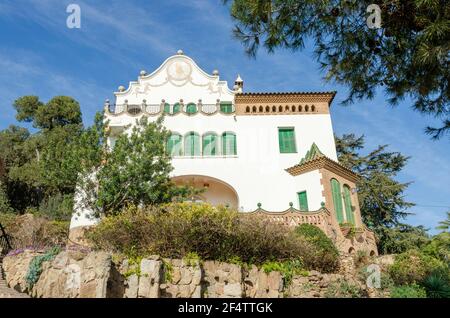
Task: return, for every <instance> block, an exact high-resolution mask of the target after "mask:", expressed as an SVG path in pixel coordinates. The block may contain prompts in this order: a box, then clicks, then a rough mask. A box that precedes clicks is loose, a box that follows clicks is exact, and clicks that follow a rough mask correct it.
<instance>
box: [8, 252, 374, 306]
mask: <svg viewBox="0 0 450 318" xmlns="http://www.w3.org/2000/svg"><path fill="white" fill-rule="evenodd" d="M36 255H39V254H38V253H36V252H30V251H25V252H23V253H20V254H17V255H13V256H7V257H5V259H4V262H3V267H4V272H5V274H6V275H5V276H6V277H5V278H6V281H7V283H8V285H9V286H10V287H11V288H14V289H16V290H17V291H19V292H25V293H28V294H29V295H31V296H33V297H66V298H96V297H97V298H175V297H186V298H201V297H204V298H233V297H235V298H241V297H246V298H261V297H268V298H278V297H324V296H326V292H327V290H328V287H329V286H330V285H332V284H336V283H338V282H340V281H342V280H347V281H350V282H352V284H354V285H355V286H358V288H359V289H360V291H361V294H362V295H370V293H369V291H366V289H365V286H364V285H363V284H361V283H359V282H358V281H356V280H355V279H354V278H353V277H352V276H351V274H349V272H350V271H351V269H350V268H349V266H351V262H344V263H343V264H345V266H344V268H343V272H342V273H340V274H321V273H319V272H316V271H311V272H309V274H305V276H294V277H293V279H292V282H291V283H290V284H289V286H285V284H284V280H283V277H282V275H281V274H280V273H279V272H270V273H265V272H264V271H263V270H261V269H258V268H257V267H256V266H252V267H251V268H243V267H241V266H239V265H235V264H228V263H223V262H215V261H205V262H201V263H199V262H197V261H186V260H179V259H162V258H160V257H158V256H152V257H148V258H146V259H142V260H140V261H139V262H136V261H134V262H130V261H129V260H124V261H121V262H117V263H118V264H115V263H114V262H113V261H112V257H111V255H109V254H108V253H105V252H89V253H83V252H74V251H64V252H61V253H60V254H58V255H57V256H56V257H55V259H53V261H51V262H44V263H43V271H42V274H41V276H40V278H39V280H38V282H37V283H36V284H35V285H34V286H33V287H32V288H31V289H30V288H29V287H28V286H27V283H26V281H25V276H26V274H27V271H28V267H29V264H30V262H31V260H32V259H33V257H34V256H36ZM372 294H373V293H372Z"/></svg>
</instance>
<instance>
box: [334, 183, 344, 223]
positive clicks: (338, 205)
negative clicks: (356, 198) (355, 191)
mask: <svg viewBox="0 0 450 318" xmlns="http://www.w3.org/2000/svg"><path fill="white" fill-rule="evenodd" d="M331 193H332V196H333V205H334V212H335V213H336V218H337V221H338V223H343V222H344V216H343V214H342V196H341V185H340V183H339V181H337V180H336V179H331Z"/></svg>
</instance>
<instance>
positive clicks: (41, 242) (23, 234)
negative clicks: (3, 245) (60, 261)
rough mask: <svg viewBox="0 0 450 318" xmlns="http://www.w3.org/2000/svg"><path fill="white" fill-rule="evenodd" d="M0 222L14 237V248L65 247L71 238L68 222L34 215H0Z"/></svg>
mask: <svg viewBox="0 0 450 318" xmlns="http://www.w3.org/2000/svg"><path fill="white" fill-rule="evenodd" d="M0 222H1V223H2V224H3V226H4V227H5V229H6V232H7V233H8V234H9V235H10V236H11V237H12V245H13V247H14V248H22V247H29V246H34V247H49V246H55V245H57V246H63V245H65V244H66V242H67V239H68V236H69V222H67V221H49V220H47V219H46V218H43V217H37V216H34V215H32V214H24V215H20V216H18V215H14V214H0Z"/></svg>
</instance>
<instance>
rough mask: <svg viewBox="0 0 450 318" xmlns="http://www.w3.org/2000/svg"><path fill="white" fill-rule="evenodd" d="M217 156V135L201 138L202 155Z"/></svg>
mask: <svg viewBox="0 0 450 318" xmlns="http://www.w3.org/2000/svg"><path fill="white" fill-rule="evenodd" d="M216 154H217V135H215V134H207V135H204V136H203V155H204V156H215V155H216Z"/></svg>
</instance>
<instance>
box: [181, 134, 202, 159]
mask: <svg viewBox="0 0 450 318" xmlns="http://www.w3.org/2000/svg"><path fill="white" fill-rule="evenodd" d="M184 154H185V155H186V156H200V137H199V135H198V134H196V133H194V132H190V133H189V134H187V135H186V137H185V139H184Z"/></svg>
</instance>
